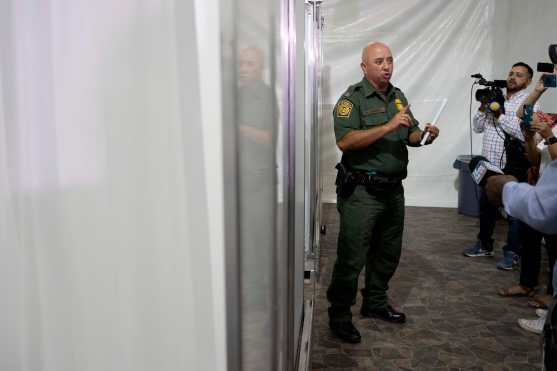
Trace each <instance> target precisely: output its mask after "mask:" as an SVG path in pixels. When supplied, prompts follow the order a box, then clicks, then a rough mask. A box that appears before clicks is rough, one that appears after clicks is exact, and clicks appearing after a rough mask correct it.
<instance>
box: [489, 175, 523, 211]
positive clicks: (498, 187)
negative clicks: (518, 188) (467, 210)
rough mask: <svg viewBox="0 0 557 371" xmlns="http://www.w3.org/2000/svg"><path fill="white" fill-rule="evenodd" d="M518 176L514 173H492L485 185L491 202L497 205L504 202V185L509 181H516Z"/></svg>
mask: <svg viewBox="0 0 557 371" xmlns="http://www.w3.org/2000/svg"><path fill="white" fill-rule="evenodd" d="M516 181H517V180H516V178H515V177H514V176H512V175H492V176H490V177H489V178H488V179H487V183H486V185H485V193H486V194H487V198H488V200H489V202H491V203H492V204H493V205H495V206H501V205H502V204H503V200H502V199H503V187H504V186H505V184H507V183H508V182H516Z"/></svg>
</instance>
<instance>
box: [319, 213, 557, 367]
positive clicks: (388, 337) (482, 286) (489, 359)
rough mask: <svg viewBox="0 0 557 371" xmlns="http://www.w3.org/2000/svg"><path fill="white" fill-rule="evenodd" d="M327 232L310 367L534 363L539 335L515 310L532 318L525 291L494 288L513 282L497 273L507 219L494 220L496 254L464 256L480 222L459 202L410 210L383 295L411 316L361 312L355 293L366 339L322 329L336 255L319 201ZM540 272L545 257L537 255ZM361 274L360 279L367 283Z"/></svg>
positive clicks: (330, 222) (334, 226)
mask: <svg viewBox="0 0 557 371" xmlns="http://www.w3.org/2000/svg"><path fill="white" fill-rule="evenodd" d="M323 211H324V213H323V221H324V223H325V224H326V225H327V234H326V235H324V236H322V240H321V275H320V280H319V282H318V284H317V290H316V308H315V318H314V328H313V340H312V343H313V348H312V370H313V371H319V370H336V371H340V370H366V371H391V370H420V371H421V370H424V371H436V370H443V371H445V370H446V371H453V370H454V371H456V370H478V371H480V370H485V371H487V370H489V371H495V370H499V371H502V370H517V371H529V370H540V367H541V366H540V363H541V347H540V339H539V337H538V336H537V335H535V334H532V333H528V332H525V331H523V330H522V329H521V328H519V327H518V325H517V319H518V318H534V317H535V313H534V310H533V309H531V308H529V307H528V306H527V300H526V299H525V298H501V297H499V296H498V295H497V294H496V290H497V289H498V288H501V287H506V286H509V285H511V284H513V283H515V282H517V280H518V272H517V271H512V272H506V271H499V270H497V269H496V268H495V262H496V261H497V260H498V259H499V258H500V256H501V246H502V244H503V242H504V237H505V232H506V227H505V222H504V221H501V222H499V223H498V226H497V228H496V235H495V238H496V240H497V242H496V249H495V252H496V255H495V258H486V257H482V258H466V257H464V256H463V255H462V250H463V249H464V248H465V247H466V246H468V245H470V244H471V243H473V242H474V241H475V236H476V234H477V232H478V221H477V219H475V218H470V217H466V216H462V215H458V214H457V212H456V210H455V209H441V208H416V207H409V208H407V214H406V224H405V234H404V245H403V254H402V260H401V263H400V265H399V267H398V270H397V272H396V274H395V276H394V277H393V279H392V280H391V284H390V291H389V295H390V298H391V300H392V301H393V302H394V304H395V305H397V306H399V307H401V308H402V309H403V311H404V312H405V313H406V315H407V316H408V321H407V323H406V324H404V325H397V324H390V323H386V322H383V321H380V320H374V319H367V318H363V317H361V316H360V314H359V306H360V303H361V297H360V296H358V302H357V304H356V305H355V306H353V307H352V312H353V317H354V323H355V325H356V327H357V328H358V329H359V330H360V332H361V334H362V343H361V344H356V345H351V344H345V343H342V342H341V341H338V340H337V339H336V338H334V337H333V336H332V335H331V334H330V332H329V329H328V318H327V306H328V304H327V300H326V289H327V286H328V284H329V280H330V275H331V269H332V265H333V263H334V260H335V258H336V238H337V234H338V214H337V212H336V209H335V207H334V205H331V204H327V205H325V207H324V210H323ZM543 264H544V265H543V269H542V271H543V272H546V268H545V267H546V265H545V264H546V263H545V262H544V263H543ZM362 279H363V274H362V275H361V276H360V287H361V286H362V284H363V282H362Z"/></svg>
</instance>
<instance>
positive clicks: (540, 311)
mask: <svg viewBox="0 0 557 371" xmlns="http://www.w3.org/2000/svg"><path fill="white" fill-rule="evenodd" d="M536 316H538V317H540V318H545V316H547V309H536Z"/></svg>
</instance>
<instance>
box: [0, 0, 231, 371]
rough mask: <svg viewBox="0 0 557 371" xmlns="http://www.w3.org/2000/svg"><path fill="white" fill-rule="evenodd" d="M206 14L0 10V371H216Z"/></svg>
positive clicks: (176, 5)
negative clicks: (206, 94)
mask: <svg viewBox="0 0 557 371" xmlns="http://www.w3.org/2000/svg"><path fill="white" fill-rule="evenodd" d="M200 3H201V2H198V3H195V4H194V2H193V1H192V0H180V1H171V0H167V1H164V2H162V1H147V0H140V1H138V0H133V1H132V0H122V1H112V0H110V1H109V0H97V1H94V2H92V1H89V0H72V1H65V0H50V1H40V2H37V1H27V0H3V1H2V2H0V298H1V299H0V300H1V301H0V370H6V371H7V370H9V371H76V370H79V371H86V370H104V371H123V370H129V371H132V370H133V371H141V370H145V371H152V370H161V371H163V370H167V371H176V370H226V358H225V355H226V353H225V351H226V350H225V342H224V341H225V339H226V334H225V331H224V300H223V298H224V289H223V285H224V274H223V272H224V270H223V259H222V255H223V251H222V241H220V240H219V238H220V236H222V227H220V226H222V221H221V220H222V214H221V215H219V212H221V210H222V201H221V199H222V198H219V197H218V195H220V194H222V192H221V191H219V184H221V183H222V179H221V178H222V176H221V175H220V174H221V170H220V169H221V168H222V165H221V156H220V154H219V152H220V142H221V135H220V127H221V125H220V117H221V114H220V103H219V99H218V97H220V89H219V86H220V85H219V84H212V83H211V82H214V81H215V79H217V80H219V81H220V79H219V77H218V75H216V76H215V73H217V74H218V71H219V70H220V68H218V67H219V66H218V64H217V66H216V67H217V68H215V63H218V61H219V57H218V52H219V51H220V50H219V48H218V33H216V32H215V31H214V25H215V24H218V20H215V21H214V22H212V24H211V23H206V20H207V19H208V18H210V17H209V15H208V14H207V13H206V12H203V11H201V9H199V7H195V6H194V5H199V4H200ZM203 4H204V6H207V8H206V9H214V8H215V5H216V4H217V3H216V2H215V1H204V2H203ZM217 29H218V28H217ZM199 41H201V42H202V43H203V45H201V46H202V48H201V47H200V45H199ZM208 45H213V46H214V47H213V49H209V50H207V46H208ZM215 53H216V54H215ZM202 81H203V82H204V83H208V84H209V85H207V86H210V87H211V89H212V90H211V92H210V93H211V100H210V101H209V102H210V107H209V106H207V105H206V104H205V99H204V98H202V96H203V95H204V94H205V92H206V91H205V90H204V88H203V86H204V85H203V84H202V83H201V82H202ZM200 92H201V93H200ZM208 108H210V112H208ZM215 114H216V119H215ZM208 118H212V119H213V120H216V121H212V122H209V121H208ZM206 143H209V145H210V148H206ZM215 153H217V155H216V156H215ZM207 179H210V181H207ZM215 195H217V196H215ZM219 241H220V242H219Z"/></svg>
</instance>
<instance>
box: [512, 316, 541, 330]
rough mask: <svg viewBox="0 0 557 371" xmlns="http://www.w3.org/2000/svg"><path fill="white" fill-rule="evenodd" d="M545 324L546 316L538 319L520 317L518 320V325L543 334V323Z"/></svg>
mask: <svg viewBox="0 0 557 371" xmlns="http://www.w3.org/2000/svg"><path fill="white" fill-rule="evenodd" d="M544 324H545V317H542V318H538V319H524V318H520V319H519V320H518V325H519V326H520V327H522V328H523V329H524V330H526V331H530V332H533V333H534V334H541V333H542V331H543V325H544Z"/></svg>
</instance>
